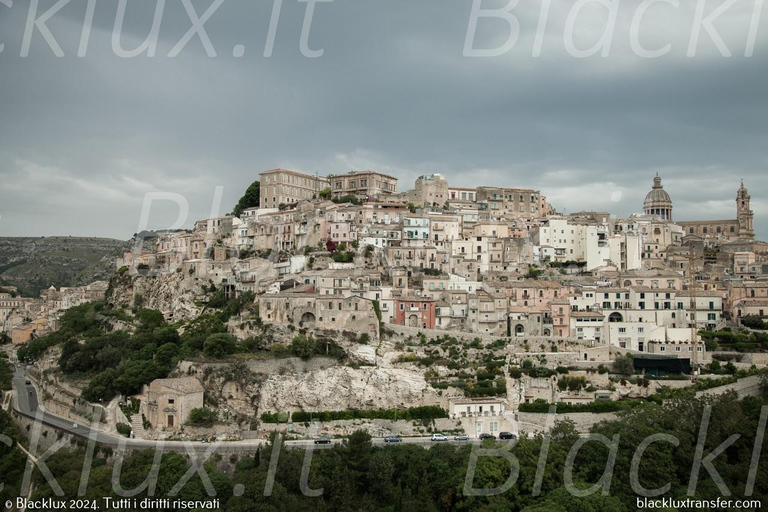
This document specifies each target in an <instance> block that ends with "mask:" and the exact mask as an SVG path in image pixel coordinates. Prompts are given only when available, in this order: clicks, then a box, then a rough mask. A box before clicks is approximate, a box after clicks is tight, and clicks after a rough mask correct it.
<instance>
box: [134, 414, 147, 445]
mask: <svg viewBox="0 0 768 512" xmlns="http://www.w3.org/2000/svg"><path fill="white" fill-rule="evenodd" d="M131 428H132V429H133V437H135V438H136V439H144V438H146V437H147V436H146V434H147V431H146V430H144V423H143V422H142V420H141V413H139V414H132V415H131Z"/></svg>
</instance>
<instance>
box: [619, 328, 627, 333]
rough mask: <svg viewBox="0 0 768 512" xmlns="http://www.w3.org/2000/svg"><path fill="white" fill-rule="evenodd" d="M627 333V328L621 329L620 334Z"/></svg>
mask: <svg viewBox="0 0 768 512" xmlns="http://www.w3.org/2000/svg"><path fill="white" fill-rule="evenodd" d="M626 332H627V328H626V327H619V334H624V333H626Z"/></svg>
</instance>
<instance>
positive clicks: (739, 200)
mask: <svg viewBox="0 0 768 512" xmlns="http://www.w3.org/2000/svg"><path fill="white" fill-rule="evenodd" d="M736 211H737V212H738V214H739V238H740V239H741V240H754V238H755V228H754V225H753V220H754V217H755V214H754V213H753V212H752V210H750V209H749V192H747V188H746V187H745V186H744V180H742V181H741V187H739V191H738V193H737V194H736Z"/></svg>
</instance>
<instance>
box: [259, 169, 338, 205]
mask: <svg viewBox="0 0 768 512" xmlns="http://www.w3.org/2000/svg"><path fill="white" fill-rule="evenodd" d="M259 180H260V182H261V192H260V193H261V201H260V202H261V207H262V208H278V207H279V206H280V205H281V204H294V203H298V202H299V201H302V200H305V199H315V198H317V197H319V194H320V191H321V190H323V189H325V188H328V186H329V182H328V178H325V177H322V176H312V175H311V174H303V173H300V172H296V171H289V170H286V169H272V170H271V171H265V172H262V173H261V175H260V177H259Z"/></svg>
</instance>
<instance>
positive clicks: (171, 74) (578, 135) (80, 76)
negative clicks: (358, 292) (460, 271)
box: [0, 0, 768, 239]
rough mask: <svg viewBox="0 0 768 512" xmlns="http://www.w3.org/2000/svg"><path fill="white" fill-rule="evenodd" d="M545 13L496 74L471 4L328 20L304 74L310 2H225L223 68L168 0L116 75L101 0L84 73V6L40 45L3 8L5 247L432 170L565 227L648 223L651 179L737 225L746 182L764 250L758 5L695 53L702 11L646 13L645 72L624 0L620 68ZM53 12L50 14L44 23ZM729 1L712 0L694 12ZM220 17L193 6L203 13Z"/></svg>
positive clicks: (766, 224) (390, 5) (765, 29)
mask: <svg viewBox="0 0 768 512" xmlns="http://www.w3.org/2000/svg"><path fill="white" fill-rule="evenodd" d="M543 1H544V0H520V3H519V4H518V5H517V6H516V7H514V9H513V10H512V11H511V13H512V15H514V16H515V19H516V20H518V22H519V28H520V30H519V38H518V39H517V41H516V42H515V44H514V45H512V47H511V49H510V50H509V51H508V52H506V53H504V54H502V55H498V56H494V57H484V58H481V57H471V56H465V55H464V49H465V40H466V38H467V31H468V27H469V25H470V19H471V12H472V7H473V1H472V0H334V1H333V2H331V3H318V4H317V6H316V10H315V15H314V17H313V19H312V24H311V32H310V36H309V48H310V49H311V50H319V49H323V50H324V54H323V56H322V57H319V58H307V57H305V56H303V55H302V52H301V51H300V45H299V42H300V34H301V29H302V24H303V22H304V18H305V10H306V8H307V4H306V3H300V2H299V1H298V0H284V1H283V4H282V9H281V11H280V13H279V17H277V16H276V14H273V0H250V1H237V0H225V1H224V2H223V3H222V4H221V6H220V7H218V8H217V9H216V10H215V11H213V12H212V15H211V16H210V18H209V19H208V21H206V22H205V24H204V28H205V31H206V32H207V36H208V38H209V39H210V42H211V46H212V48H213V49H214V51H215V52H216V57H211V56H209V55H208V54H207V52H206V49H205V48H204V45H203V44H202V42H201V39H200V38H199V37H198V35H196V34H195V35H193V37H192V38H191V40H190V41H189V43H188V44H187V45H186V46H185V47H184V48H183V49H182V50H181V52H180V54H179V55H178V56H176V57H169V56H168V54H169V52H170V51H171V50H172V48H173V47H174V46H176V45H177V43H178V42H179V40H180V39H182V36H183V35H184V34H185V33H186V32H187V31H188V30H189V28H190V27H191V25H192V23H191V21H190V17H189V15H188V13H187V11H186V10H185V8H184V6H183V4H182V2H181V1H180V0H168V1H167V3H166V5H165V10H164V12H163V16H162V19H161V23H160V26H159V41H158V44H157V50H156V55H155V56H154V57H152V58H150V57H148V56H147V55H146V53H144V54H142V55H140V56H137V57H135V58H123V57H120V56H118V55H117V54H116V52H115V50H114V48H113V41H112V39H113V33H114V26H115V19H116V13H117V11H118V7H117V4H118V2H117V1H111V2H105V1H101V2H98V4H94V5H95V10H94V16H93V24H92V30H90V37H89V39H88V42H87V43H88V44H87V46H86V47H85V48H86V55H85V56H83V57H78V49H79V48H80V46H81V44H82V41H81V35H82V33H83V32H84V19H85V17H86V4H87V2H86V0H72V1H71V2H70V3H69V4H66V5H64V6H63V7H62V8H61V10H59V11H58V12H56V13H53V15H52V16H50V19H48V20H47V21H46V20H44V19H43V20H42V21H40V22H39V23H38V25H37V28H35V25H34V24H32V22H33V21H34V20H33V19H31V18H30V0H13V1H12V2H10V1H9V0H0V45H4V48H3V51H2V53H0V236H40V235H77V236H105V237H113V238H121V239H126V238H129V237H130V236H131V235H132V234H133V233H134V232H136V231H137V229H138V227H139V218H140V213H141V210H142V204H143V203H144V198H145V194H147V193H151V192H173V193H177V194H181V195H183V196H184V197H185V198H186V199H187V201H188V202H189V206H190V214H189V219H187V222H186V226H191V224H192V223H193V221H194V220H195V219H197V218H205V217H207V216H209V214H210V212H211V208H212V202H213V198H214V190H215V188H216V187H217V186H223V187H224V191H223V200H222V207H221V208H222V213H226V212H227V211H229V209H231V207H232V206H233V205H234V203H235V202H236V201H237V199H238V198H239V196H240V195H241V194H242V192H243V191H244V190H245V188H246V187H247V186H248V185H249V184H250V183H251V182H252V181H254V180H256V179H258V174H259V172H260V171H263V170H266V169H271V168H274V167H286V168H290V169H294V170H298V171H303V172H307V173H312V174H314V173H315V172H319V173H321V174H327V173H342V172H346V171H349V170H353V169H374V170H378V171H382V172H386V173H389V174H392V175H394V176H396V177H398V178H399V179H400V183H399V189H400V190H406V189H408V188H411V187H412V186H413V181H414V179H415V178H416V177H417V176H419V175H421V174H427V173H433V172H439V173H442V174H444V175H445V176H446V177H447V179H448V181H449V183H451V184H454V185H461V186H477V185H504V186H512V187H526V188H528V187H530V188H535V189H539V190H541V191H542V193H544V194H545V195H546V196H547V197H548V199H549V201H550V202H551V203H552V204H553V206H555V208H557V209H558V210H560V211H566V212H573V211H578V210H586V209H595V210H607V211H610V212H611V213H613V214H615V215H622V216H626V215H629V214H631V213H635V212H640V211H641V210H642V202H643V198H644V197H645V194H646V193H647V192H648V190H649V189H650V187H651V184H652V179H653V176H654V175H655V173H656V172H659V173H660V174H661V175H662V177H663V179H664V186H665V189H666V190H667V191H668V192H669V193H670V195H671V196H672V199H673V201H674V207H675V210H674V216H675V218H676V219H677V220H699V219H730V218H735V215H736V213H735V196H736V190H737V188H738V187H739V182H740V179H742V178H743V179H744V180H745V184H746V185H747V187H748V188H749V191H750V193H751V195H752V208H753V210H754V211H755V216H756V218H755V223H756V226H757V231H758V236H760V237H761V238H763V239H766V238H768V173H766V170H767V169H768V129H767V128H766V120H768V92H767V91H768V85H767V84H768V12H763V13H762V17H761V18H755V17H754V14H755V11H754V5H755V4H754V2H755V0H738V1H737V2H736V3H735V4H734V5H732V6H730V7H729V8H728V9H727V10H726V11H724V13H723V14H722V15H721V16H719V17H718V18H717V19H716V20H715V21H714V22H713V26H714V27H715V29H716V30H717V33H718V34H719V36H716V37H715V38H713V37H712V35H711V34H710V33H709V32H708V31H707V30H706V29H702V30H701V31H700V37H699V41H698V44H697V45H696V46H695V55H694V56H692V57H688V56H687V55H686V54H687V52H688V51H689V45H690V41H691V38H692V34H694V35H695V30H694V28H693V27H695V26H697V25H696V23H695V21H696V5H695V3H696V2H694V0H690V1H689V0H683V1H682V2H681V3H683V4H685V5H681V6H680V7H675V6H674V5H672V3H674V0H668V1H667V0H664V1H661V2H657V3H654V4H652V5H651V7H650V8H649V9H648V10H647V12H646V14H645V17H644V18H642V21H641V22H640V23H639V25H638V27H639V42H640V43H641V44H642V46H643V47H645V48H646V49H648V50H658V49H662V48H664V47H665V45H667V44H669V45H671V46H670V49H669V53H668V54H666V55H664V56H661V57H658V58H653V59H649V58H642V57H640V56H638V55H636V52H635V51H633V49H632V45H631V42H630V33H631V29H630V27H631V24H632V19H633V17H634V16H635V14H636V12H637V11H636V8H637V7H638V6H639V5H640V3H641V2H640V0H622V1H621V4H620V8H619V10H618V15H617V17H616V23H615V30H613V31H612V32H611V33H612V34H613V39H612V44H611V46H610V51H609V54H608V56H605V57H604V56H602V55H601V54H600V53H598V54H597V55H594V56H589V57H586V58H577V57H575V56H574V55H572V53H574V51H573V50H570V51H569V48H570V47H569V46H568V45H567V42H568V37H569V34H570V31H569V30H568V23H567V17H568V14H569V12H571V9H572V8H573V7H574V5H575V4H576V2H575V1H570V0H569V1H563V0H553V1H552V5H551V9H550V12H549V15H548V17H547V18H546V23H544V22H543V18H542V17H541V16H540V13H541V11H540V9H541V6H542V2H543ZM606 2H607V0H606ZM54 3H55V2H54V1H53V0H40V2H39V5H38V8H37V17H40V16H43V14H44V13H45V12H46V10H47V9H49V8H50V7H51V6H53V5H54ZM723 3H725V0H706V2H705V8H704V10H703V11H702V13H703V14H704V15H705V16H706V15H708V14H709V13H711V12H712V11H713V10H715V9H716V8H717V7H718V6H719V5H721V4H723ZM6 4H11V6H10V7H9V6H7V5H6ZM154 4H155V2H154V1H150V0H145V1H141V2H135V1H132V2H129V3H128V8H127V13H126V15H125V20H124V29H123V32H122V35H121V38H120V41H119V44H120V45H122V47H123V48H124V49H125V50H131V49H134V48H136V47H138V46H139V45H140V44H141V43H142V41H144V39H145V38H146V37H147V35H148V33H149V31H150V27H151V26H152V18H153V15H154V14H155V5H154ZM211 4H212V0H193V1H192V2H191V5H192V6H193V7H194V9H195V12H196V13H197V14H196V16H202V15H203V12H205V11H206V9H208V7H209V6H210V5H211ZM507 4H508V2H507V0H484V1H483V2H482V4H480V7H481V8H482V9H492V8H500V7H503V6H505V5H507ZM765 11H768V8H766V9H765ZM33 14H34V13H33ZM715 14H717V13H715ZM273 15H274V16H275V18H276V19H277V20H278V23H277V25H276V26H277V31H276V32H275V40H274V48H273V52H272V56H271V57H269V58H266V57H265V56H264V53H265V47H266V46H267V43H268V31H269V27H270V19H271V17H272V16H273ZM609 18H610V15H609V13H608V11H607V9H605V8H604V7H602V6H601V5H600V4H599V3H598V2H592V3H589V4H588V5H586V6H585V7H584V9H583V10H582V11H580V12H579V15H578V17H576V18H575V22H574V23H573V24H572V26H573V47H574V48H576V49H579V50H586V49H589V48H590V47H592V46H593V45H595V43H597V42H598V41H599V40H600V38H601V36H602V35H603V32H604V28H605V27H606V22H607V20H608V19H609ZM28 25H29V26H30V27H33V30H31V31H29V34H28V35H31V38H30V39H29V49H28V56H26V57H22V55H23V54H24V53H25V48H24V42H25V32H26V31H28ZM46 26H47V28H48V29H49V30H50V33H51V35H52V37H53V38H55V40H56V44H57V45H59V46H60V47H61V50H62V52H63V54H64V55H63V56H61V57H57V56H55V55H54V49H52V47H51V45H49V43H48V42H47V41H46V37H45V34H44V33H45V27H46ZM539 27H544V28H545V30H544V32H542V33H541V34H542V35H543V37H542V38H541V39H540V42H541V55H540V56H539V57H533V56H532V53H533V52H534V51H535V48H534V46H535V41H536V37H537V29H538V28H539ZM755 28H756V29H757V32H755V31H754V29H755ZM41 29H43V30H41ZM86 32H88V31H87V30H86ZM750 33H753V34H756V39H755V44H754V54H753V56H751V57H745V51H747V47H748V46H749V45H748V41H749V34H750ZM509 34H510V23H508V22H507V21H506V20H504V19H502V18H500V17H498V16H497V17H495V18H490V17H485V18H481V19H479V20H478V23H477V31H476V38H475V40H474V44H473V46H472V48H474V49H493V48H499V47H501V46H502V45H504V43H505V42H507V41H508V39H509ZM718 37H720V38H722V44H721V45H720V46H721V47H722V45H725V47H727V49H728V51H729V52H730V53H731V54H732V55H731V56H730V57H724V56H723V55H722V53H721V49H719V48H718V45H717V44H716V43H717V38H718ZM238 45H241V46H238ZM53 46H54V47H55V45H53ZM507 46H508V47H509V46H510V45H507ZM241 53H242V56H235V54H238V55H240V54H241ZM175 218H176V211H175V207H174V205H172V204H170V203H164V204H161V203H157V204H156V206H155V207H153V209H152V211H151V215H150V226H149V227H150V228H155V229H162V228H167V227H169V226H170V224H171V223H173V222H174V219H175Z"/></svg>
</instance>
